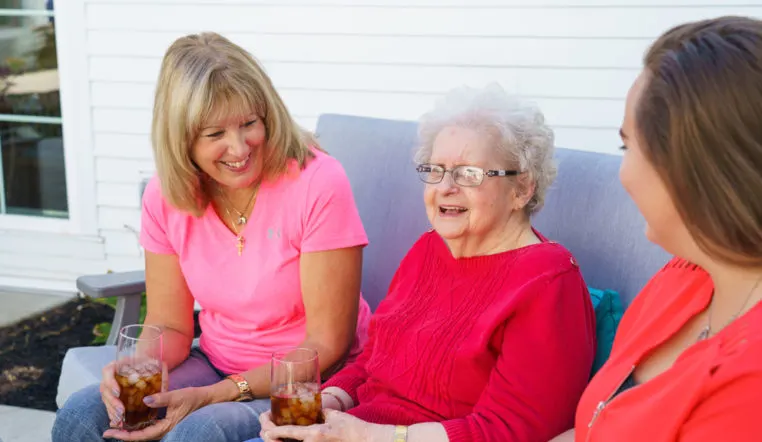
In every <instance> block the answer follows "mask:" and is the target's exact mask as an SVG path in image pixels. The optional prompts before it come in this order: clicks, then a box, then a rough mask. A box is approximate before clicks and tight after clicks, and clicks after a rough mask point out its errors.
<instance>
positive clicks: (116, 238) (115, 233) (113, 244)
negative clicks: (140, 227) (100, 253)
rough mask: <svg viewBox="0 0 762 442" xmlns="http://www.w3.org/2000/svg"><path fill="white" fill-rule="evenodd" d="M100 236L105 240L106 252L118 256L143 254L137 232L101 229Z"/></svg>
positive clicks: (139, 255) (138, 255)
mask: <svg viewBox="0 0 762 442" xmlns="http://www.w3.org/2000/svg"><path fill="white" fill-rule="evenodd" d="M101 236H103V239H104V240H105V245H106V254H108V255H109V256H111V255H118V256H131V257H138V258H139V257H141V256H143V248H142V247H141V246H140V241H139V238H138V234H137V233H135V232H130V231H129V230H127V229H122V230H101Z"/></svg>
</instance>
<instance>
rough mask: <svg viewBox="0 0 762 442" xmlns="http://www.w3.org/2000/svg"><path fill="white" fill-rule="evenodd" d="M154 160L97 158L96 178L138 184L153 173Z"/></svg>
mask: <svg viewBox="0 0 762 442" xmlns="http://www.w3.org/2000/svg"><path fill="white" fill-rule="evenodd" d="M154 169H155V167H154V163H153V161H145V160H133V159H124V158H120V159H115V158H96V160H95V179H96V180H97V181H98V182H109V183H126V184H133V183H134V184H137V183H140V181H141V180H143V179H144V178H146V177H149V176H151V175H152V174H153V171H154Z"/></svg>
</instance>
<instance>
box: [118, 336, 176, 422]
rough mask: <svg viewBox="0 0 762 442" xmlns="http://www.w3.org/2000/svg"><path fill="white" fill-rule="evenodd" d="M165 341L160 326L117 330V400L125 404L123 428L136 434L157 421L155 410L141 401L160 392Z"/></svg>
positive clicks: (162, 388)
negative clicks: (136, 431) (118, 390)
mask: <svg viewBox="0 0 762 442" xmlns="http://www.w3.org/2000/svg"><path fill="white" fill-rule="evenodd" d="M163 344H164V340H163V334H162V331H161V329H160V328H159V327H155V326H152V325H128V326H126V327H122V329H121V330H120V331H119V340H118V342H117V350H116V352H117V354H116V373H114V374H115V376H116V381H117V382H118V383H119V388H120V392H119V400H121V401H122V404H124V418H123V420H122V428H123V429H125V430H128V431H135V430H139V429H141V428H145V427H147V426H149V425H152V424H153V423H155V422H156V416H157V414H158V411H159V410H158V409H156V408H150V407H149V406H147V405H146V404H145V403H144V402H143V398H145V397H146V396H150V395H152V394H156V393H159V392H162V391H163V390H164V387H163V385H164V383H163V382H162V375H163V368H164V345H163Z"/></svg>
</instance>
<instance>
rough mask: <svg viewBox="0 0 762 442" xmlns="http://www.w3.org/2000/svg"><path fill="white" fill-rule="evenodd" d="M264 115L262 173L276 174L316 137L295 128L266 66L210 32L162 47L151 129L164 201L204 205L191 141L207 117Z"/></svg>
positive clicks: (303, 156) (299, 158) (304, 154)
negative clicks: (163, 53) (265, 137)
mask: <svg viewBox="0 0 762 442" xmlns="http://www.w3.org/2000/svg"><path fill="white" fill-rule="evenodd" d="M252 110H253V111H255V112H256V113H257V115H258V116H259V117H260V118H262V120H263V122H264V125H265V129H266V131H267V132H266V133H267V144H266V152H265V156H264V164H263V169H262V175H263V176H262V178H263V179H272V178H276V177H277V176H279V175H280V174H282V173H284V172H285V171H286V168H287V165H288V162H289V161H291V160H296V162H297V163H298V164H299V166H300V167H304V165H305V164H306V162H307V161H308V160H309V159H310V158H312V156H313V154H312V151H311V150H310V146H314V147H315V148H318V149H319V148H320V146H319V145H318V143H317V141H316V140H315V138H314V137H313V136H312V135H311V134H310V133H308V132H307V131H305V130H303V129H302V128H300V127H299V126H298V125H297V124H296V122H294V120H293V118H292V117H291V115H290V114H289V113H288V109H287V108H286V105H285V104H284V103H283V100H282V99H281V97H280V96H279V95H278V92H277V91H276V90H275V88H274V87H273V84H272V82H271V80H270V78H269V77H268V76H267V74H266V73H265V71H264V69H263V68H262V67H261V66H260V65H259V63H257V61H256V60H255V59H254V57H252V56H251V54H249V53H248V52H246V51H245V50H244V49H243V48H241V47H240V46H238V45H236V44H234V43H232V42H231V41H230V40H228V39H226V38H225V37H222V36H221V35H219V34H215V33H213V32H207V33H201V34H193V35H187V36H185V37H181V38H179V39H177V40H176V41H175V42H174V43H172V45H171V46H170V47H169V49H168V50H167V52H166V54H165V55H164V60H163V61H162V64H161V72H160V74H159V80H158V84H157V88H156V96H155V101H154V108H153V123H152V130H151V137H152V144H153V150H154V157H155V158H156V169H157V173H158V175H159V179H160V181H161V187H162V193H163V195H164V197H165V198H166V199H167V201H169V203H170V204H172V205H173V206H175V207H176V208H178V209H180V210H185V211H188V212H190V213H193V214H194V215H196V216H199V215H201V214H202V213H203V211H204V209H205V208H206V206H207V205H208V204H209V201H210V197H209V195H207V193H206V189H205V186H204V178H203V173H202V172H201V171H200V170H199V169H198V168H197V167H196V165H195V164H194V163H193V161H192V160H191V153H190V151H191V146H193V143H195V141H196V139H197V138H198V136H199V133H200V132H201V128H202V127H203V125H204V123H206V122H207V121H208V120H209V119H211V118H214V117H215V116H219V115H220V114H225V115H237V114H238V115H245V114H248V113H250V112H252Z"/></svg>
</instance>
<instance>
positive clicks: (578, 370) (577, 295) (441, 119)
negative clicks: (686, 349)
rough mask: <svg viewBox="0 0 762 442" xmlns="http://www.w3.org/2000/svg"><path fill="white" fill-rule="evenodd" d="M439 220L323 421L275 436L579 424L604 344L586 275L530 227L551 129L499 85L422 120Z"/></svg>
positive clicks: (549, 173) (266, 431)
mask: <svg viewBox="0 0 762 442" xmlns="http://www.w3.org/2000/svg"><path fill="white" fill-rule="evenodd" d="M420 135H421V139H422V148H421V150H420V152H419V155H418V158H417V159H418V161H419V166H418V167H417V171H418V173H419V174H420V177H421V179H422V180H423V181H424V182H425V183H426V184H425V190H424V202H425V206H426V212H427V215H428V218H429V220H430V222H431V225H432V226H433V229H432V230H431V231H429V232H428V233H426V234H424V235H423V236H422V237H421V238H420V239H419V240H418V241H417V242H416V244H415V245H413V247H412V249H411V250H410V251H409V252H408V254H407V256H406V257H405V258H404V259H403V260H402V262H401V263H400V266H399V268H398V270H397V272H396V274H395V276H394V278H393V280H392V283H391V285H390V287H389V291H388V294H387V296H386V299H385V300H384V301H383V302H382V303H381V304H380V305H379V307H378V309H377V311H376V313H375V315H374V316H373V318H372V320H371V325H370V331H369V341H368V343H367V345H366V346H365V348H364V350H363V352H362V353H361V355H360V356H359V358H358V359H357V360H356V361H355V362H354V363H352V364H350V365H348V366H347V367H346V368H345V369H344V370H342V371H340V372H339V373H338V374H336V375H335V376H334V377H332V378H331V379H330V380H329V381H328V382H327V383H326V385H325V390H324V393H323V401H324V402H323V403H324V407H325V408H328V409H334V410H338V411H332V410H326V423H325V424H324V425H315V426H311V427H290V426H284V427H275V426H274V425H273V424H272V422H271V421H270V415H269V413H268V414H267V415H265V416H263V417H262V419H261V421H262V424H263V432H262V437H263V438H264V440H265V441H268V442H269V441H275V440H278V439H282V438H294V439H298V440H306V441H315V442H318V441H344V442H392V441H408V442H439V441H442V442H444V441H452V442H459V441H475V442H478V441H495V442H535V441H536V442H546V441H547V440H548V439H550V438H551V437H552V436H554V435H556V434H558V433H560V432H561V431H563V430H564V429H565V428H569V427H570V426H571V425H572V423H573V418H574V409H575V406H576V403H577V401H578V400H579V397H580V395H581V394H582V391H583V390H584V388H585V385H586V384H587V381H588V380H589V376H590V370H591V367H592V363H593V358H594V353H595V324H594V323H595V318H594V311H593V308H592V305H591V302H590V298H589V294H588V291H587V288H586V286H585V282H584V281H583V279H582V276H581V274H580V271H579V268H578V266H577V264H576V262H575V260H574V258H573V257H572V256H571V254H570V253H569V252H568V251H567V250H566V249H564V247H563V246H561V245H560V244H556V243H553V242H550V241H548V240H547V239H545V238H544V237H543V236H542V235H541V234H540V233H539V232H537V231H535V230H534V229H533V228H532V226H531V224H530V215H531V214H533V213H535V212H536V211H538V210H539V209H540V207H541V206H542V203H543V198H544V196H545V192H546V190H547V189H548V187H549V186H550V184H551V182H552V181H553V178H554V176H555V166H554V165H553V162H552V161H553V160H552V156H553V132H552V131H551V129H550V128H549V127H548V126H547V125H546V124H545V122H544V118H543V116H542V114H541V113H540V112H539V111H538V110H537V109H536V108H534V107H532V106H529V105H527V104H524V103H521V102H518V101H515V100H514V99H512V98H510V97H509V96H508V95H507V94H506V93H505V92H504V91H503V90H502V89H500V87H499V86H497V85H493V86H490V87H488V88H486V89H484V90H472V89H467V88H464V89H460V90H456V91H453V92H452V93H450V94H449V95H448V96H447V97H446V98H445V100H444V101H443V102H442V103H441V104H440V105H439V106H438V107H437V108H436V109H434V110H433V111H432V112H430V113H429V114H427V115H425V116H424V117H423V118H422V121H421V124H420Z"/></svg>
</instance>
